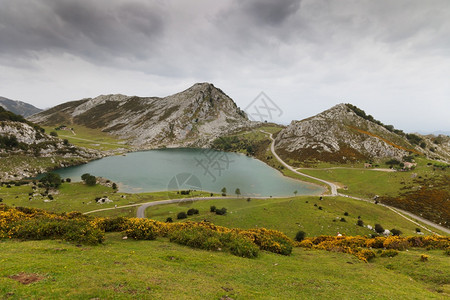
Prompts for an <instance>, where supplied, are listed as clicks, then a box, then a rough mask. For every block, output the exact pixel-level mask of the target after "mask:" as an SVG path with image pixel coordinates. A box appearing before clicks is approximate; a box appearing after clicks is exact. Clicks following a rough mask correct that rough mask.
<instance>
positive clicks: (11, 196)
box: [0, 182, 210, 217]
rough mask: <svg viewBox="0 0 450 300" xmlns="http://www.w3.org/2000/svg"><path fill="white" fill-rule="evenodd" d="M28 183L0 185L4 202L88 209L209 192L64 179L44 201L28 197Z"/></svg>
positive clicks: (54, 208)
mask: <svg viewBox="0 0 450 300" xmlns="http://www.w3.org/2000/svg"><path fill="white" fill-rule="evenodd" d="M44 191H45V189H43V188H41V189H38V190H37V191H36V192H35V194H38V193H39V192H44ZM32 192H33V190H32V186H31V185H24V186H19V187H16V186H12V187H11V188H7V187H6V186H2V187H0V198H2V199H3V203H5V204H6V205H15V206H24V207H33V208H41V209H46V210H49V211H52V212H69V211H79V212H87V211H91V210H96V209H101V208H111V207H114V206H115V205H117V206H122V205H129V204H136V203H144V202H150V201H155V200H164V199H175V198H183V197H184V198H186V197H192V196H193V195H194V196H210V193H206V192H196V191H195V192H192V193H191V195H186V196H184V195H180V194H177V193H176V192H168V191H162V192H155V193H142V194H123V193H116V192H115V191H114V190H113V189H112V188H109V187H105V186H102V185H99V184H97V185H96V186H87V185H85V184H83V183H81V182H74V183H63V184H62V185H61V186H60V188H59V189H58V190H56V191H55V192H54V193H52V195H53V198H54V200H52V201H50V202H44V200H46V199H47V200H48V199H49V198H48V197H43V196H42V195H37V196H35V197H32V200H31V201H30V200H29V197H30V196H29V193H32ZM103 196H107V197H108V198H109V199H110V200H112V201H113V202H112V203H105V204H99V203H96V201H95V198H97V197H103ZM130 210H131V211H132V212H133V213H131V215H127V216H129V217H134V216H136V213H135V209H130ZM121 213H122V212H121ZM108 214H109V215H110V216H115V214H114V211H110V212H108Z"/></svg>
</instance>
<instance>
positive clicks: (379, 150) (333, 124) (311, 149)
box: [276, 103, 416, 162]
mask: <svg viewBox="0 0 450 300" xmlns="http://www.w3.org/2000/svg"><path fill="white" fill-rule="evenodd" d="M380 124H381V125H380ZM276 147H277V148H279V149H280V151H281V152H282V153H284V155H285V156H286V157H293V158H295V159H297V160H303V161H304V160H309V159H318V160H323V161H338V162H347V161H357V160H364V159H377V158H386V157H395V158H401V157H402V156H404V155H407V154H408V152H409V151H416V150H415V149H414V148H415V147H414V146H412V145H411V144H410V143H409V142H408V141H407V140H406V139H405V138H404V137H402V136H399V135H397V134H395V133H394V132H391V131H389V130H387V129H386V128H385V126H382V123H381V122H379V121H377V120H375V119H374V118H373V117H372V116H370V115H369V116H367V115H366V114H365V113H364V112H363V111H362V110H360V109H358V108H357V107H356V106H353V105H351V104H342V103H341V104H338V105H335V106H333V107H332V108H330V109H328V110H326V111H323V112H321V113H319V114H317V115H316V116H313V117H310V118H308V119H305V120H301V121H293V122H291V124H290V125H289V126H288V127H287V128H285V129H283V130H282V131H281V132H280V133H279V134H278V136H277V138H276Z"/></svg>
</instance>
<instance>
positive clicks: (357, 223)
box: [356, 219, 364, 227]
mask: <svg viewBox="0 0 450 300" xmlns="http://www.w3.org/2000/svg"><path fill="white" fill-rule="evenodd" d="M356 225H358V226H361V227H363V226H364V221H363V220H361V219H359V220H358V221H357V222H356Z"/></svg>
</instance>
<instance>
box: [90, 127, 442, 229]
mask: <svg viewBox="0 0 450 300" xmlns="http://www.w3.org/2000/svg"><path fill="white" fill-rule="evenodd" d="M261 132H263V133H265V134H267V135H268V136H269V137H270V139H271V141H272V143H271V145H270V150H271V152H272V153H273V155H274V156H275V157H276V159H277V160H278V161H279V162H280V163H281V164H282V165H283V166H284V167H286V168H287V169H289V170H290V171H292V172H294V173H296V174H298V175H301V176H304V177H307V178H310V179H313V180H316V181H319V182H322V183H324V184H326V185H328V186H329V187H330V191H331V194H330V195H327V196H328V197H332V196H341V197H346V198H351V199H355V200H360V201H365V202H369V203H373V200H368V199H364V198H359V197H354V196H349V195H345V194H341V193H338V192H337V186H336V184H334V183H332V182H329V181H326V180H323V179H320V178H317V177H314V176H310V175H307V174H304V173H301V172H298V171H297V170H296V169H295V168H293V167H292V166H290V165H288V164H287V163H286V162H284V161H283V160H282V159H281V158H280V157H279V156H278V154H277V153H276V152H275V140H274V138H273V136H272V134H271V133H269V132H266V131H263V130H261ZM270 198H271V197H252V199H270ZM277 198H290V197H277ZM217 199H239V198H237V197H231V196H228V197H224V196H222V197H193V198H181V199H167V200H159V201H153V202H147V203H138V204H130V205H124V206H118V207H111V208H103V209H97V210H93V211H89V212H85V213H84V214H91V213H95V212H100V211H107V210H113V209H119V208H127V207H136V206H139V207H138V209H137V213H136V217H137V218H145V211H146V209H147V208H148V207H151V206H157V205H163V204H173V203H182V202H190V201H203V200H217ZM378 205H381V206H384V207H386V208H388V209H389V210H391V211H393V212H394V213H396V214H398V215H399V216H401V217H403V218H404V219H406V220H408V221H410V222H412V223H413V224H415V225H416V226H418V227H421V228H423V229H425V230H427V231H428V232H431V233H435V232H434V231H432V230H430V229H428V228H427V227H425V226H423V225H422V224H420V223H418V222H416V221H414V220H412V219H411V218H414V219H416V220H418V221H420V222H422V223H424V224H426V225H428V226H430V227H434V228H436V229H438V230H440V231H442V232H445V233H447V234H450V230H449V229H448V228H446V227H443V226H441V225H438V224H435V223H433V222H431V221H429V220H427V219H424V218H422V217H419V216H417V215H415V214H413V213H410V212H407V211H404V210H401V209H398V208H394V207H392V206H389V205H386V204H382V203H378ZM407 216H409V217H410V218H409V217H407Z"/></svg>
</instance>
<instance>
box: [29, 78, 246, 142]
mask: <svg viewBox="0 0 450 300" xmlns="http://www.w3.org/2000/svg"><path fill="white" fill-rule="evenodd" d="M30 120H31V121H33V122H36V123H38V124H44V125H51V126H53V125H61V124H65V125H70V124H78V125H83V126H86V127H89V128H97V129H101V130H102V131H104V132H108V133H110V134H113V135H115V136H117V137H119V138H121V139H127V140H128V141H129V143H130V144H132V145H134V146H139V147H143V148H153V147H161V146H167V147H177V146H178V147H179V146H205V145H208V144H209V143H210V142H211V141H212V140H214V139H215V138H217V137H218V136H220V135H222V134H224V133H227V132H231V131H233V130H236V129H239V128H242V127H247V126H251V124H252V123H251V122H250V121H249V120H248V118H247V116H246V114H245V113H244V112H243V111H242V110H240V109H239V108H238V107H237V106H236V104H235V103H234V101H233V100H232V99H231V98H230V97H228V96H227V95H226V94H225V93H223V92H222V91H221V90H220V89H218V88H216V87H214V85H212V84H209V83H197V84H195V85H194V86H192V87H191V88H189V89H187V90H185V91H183V92H181V93H178V94H175V95H172V96H168V97H165V98H157V97H144V98H142V97H136V96H125V95H102V96H99V97H96V98H89V99H83V100H79V101H72V102H67V103H64V104H62V105H59V106H56V107H54V108H52V109H49V110H47V111H44V112H41V113H39V114H37V115H34V116H32V117H31V118H30Z"/></svg>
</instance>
